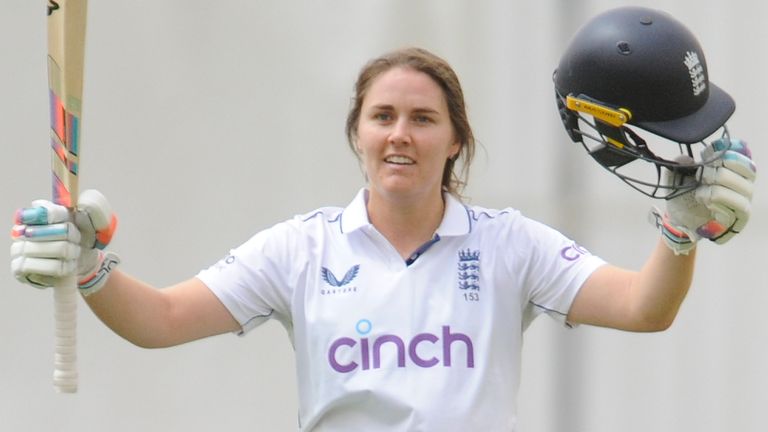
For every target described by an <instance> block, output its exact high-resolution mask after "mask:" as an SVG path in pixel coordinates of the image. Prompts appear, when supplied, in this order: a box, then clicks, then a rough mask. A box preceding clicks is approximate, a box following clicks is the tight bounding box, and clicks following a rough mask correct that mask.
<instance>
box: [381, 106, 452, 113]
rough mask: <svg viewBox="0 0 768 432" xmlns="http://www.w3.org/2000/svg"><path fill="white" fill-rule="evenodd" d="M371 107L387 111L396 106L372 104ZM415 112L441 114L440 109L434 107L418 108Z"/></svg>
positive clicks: (392, 109)
mask: <svg viewBox="0 0 768 432" xmlns="http://www.w3.org/2000/svg"><path fill="white" fill-rule="evenodd" d="M371 108H372V109H375V110H386V111H394V110H395V107H394V106H392V105H390V104H380V105H373V106H371ZM413 112H414V113H417V114H440V112H439V111H437V110H435V109H432V108H416V109H414V110H413Z"/></svg>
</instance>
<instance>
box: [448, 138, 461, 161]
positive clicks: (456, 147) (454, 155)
mask: <svg viewBox="0 0 768 432" xmlns="http://www.w3.org/2000/svg"><path fill="white" fill-rule="evenodd" d="M451 147H452V149H451V155H450V156H448V159H450V160H452V161H455V160H456V159H458V158H459V153H461V144H460V143H458V142H455V143H453V145H452V146H451Z"/></svg>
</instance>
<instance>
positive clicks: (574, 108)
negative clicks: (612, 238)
mask: <svg viewBox="0 0 768 432" xmlns="http://www.w3.org/2000/svg"><path fill="white" fill-rule="evenodd" d="M553 79H554V84H555V93H556V99H557V105H558V109H559V110H560V115H561V118H562V120H563V124H564V126H565V129H566V131H567V132H568V135H569V136H570V137H571V139H572V140H573V141H575V142H580V143H582V144H584V147H585V148H586V149H587V151H588V152H589V153H590V155H591V156H592V157H593V158H594V159H595V160H596V161H597V162H599V163H600V164H601V165H602V166H603V167H605V168H607V169H608V170H609V171H611V172H612V173H613V174H615V175H617V176H619V177H620V178H621V179H622V180H624V181H625V182H627V183H628V184H629V185H630V186H632V187H634V188H635V189H637V190H639V191H641V192H643V193H645V194H646V195H649V196H651V197H654V198H671V197H672V196H676V195H678V194H679V193H682V192H685V191H687V190H690V189H692V188H693V187H696V186H697V185H698V183H696V182H694V183H691V182H687V183H686V185H687V186H686V187H685V188H684V189H683V188H681V187H678V186H675V185H664V184H661V182H662V175H661V173H662V168H667V169H670V170H672V171H681V172H682V174H686V175H695V173H696V172H697V171H700V170H698V167H699V166H701V164H702V163H703V162H706V161H700V160H699V161H696V160H695V156H694V152H693V150H692V147H693V146H694V145H698V144H704V142H703V140H704V139H705V138H707V137H709V136H711V135H713V134H714V133H716V132H718V131H719V130H721V129H722V133H723V134H725V135H727V128H725V122H726V121H727V120H728V118H729V117H730V116H731V114H733V112H734V110H735V103H734V101H733V99H732V98H731V97H730V96H729V95H728V94H727V93H726V92H725V91H723V90H722V89H720V88H719V87H717V86H716V85H715V84H713V83H712V82H710V81H709V71H708V69H707V63H706V59H705V57H704V52H703V50H702V49H701V46H700V45H699V42H698V41H697V40H696V37H695V36H694V35H693V33H691V32H690V31H689V30H688V29H687V28H686V27H685V26H684V25H683V24H682V23H680V22H679V21H677V20H676V19H675V18H673V17H672V16H670V15H669V14H667V13H665V12H661V11H658V10H653V9H648V8H642V7H621V8H616V9H612V10H609V11H607V12H604V13H602V14H600V15H597V16H596V17H594V18H592V19H591V20H590V21H589V22H587V23H586V24H585V25H584V26H583V27H582V28H581V29H580V30H579V31H578V32H577V33H576V35H575V36H574V37H573V39H572V40H571V42H570V45H569V46H568V48H567V49H566V50H565V52H564V54H563V55H562V57H561V59H560V63H559V65H558V67H557V69H556V70H555V72H554V76H553ZM590 117H591V118H592V120H593V121H591V122H590ZM638 129H639V130H643V131H646V132H650V133H651V134H653V135H654V136H655V137H654V139H660V140H661V141H662V142H663V144H664V146H666V147H670V148H673V149H674V150H675V151H676V152H677V153H678V154H677V155H674V154H673V155H671V156H668V155H667V154H666V153H669V151H667V150H668V149H660V148H656V147H654V148H653V149H651V146H649V145H648V144H647V143H646V141H645V140H644V139H643V138H642V137H641V136H640V133H639V132H640V131H639V130H638ZM595 133H596V134H595ZM585 138H587V139H588V141H589V142H585ZM670 142H672V143H673V144H674V145H670ZM660 150H661V151H660ZM681 155H684V156H686V158H685V159H686V160H687V162H686V163H685V164H684V165H683V164H681V163H678V162H677V161H675V159H678V160H679V159H681V158H679V156H681ZM676 156H677V157H676ZM635 161H644V162H646V164H644V165H648V162H649V163H650V166H652V167H653V168H654V169H653V170H652V171H650V172H649V173H650V177H647V176H639V177H637V176H635V174H634V173H635V172H637V170H636V168H633V169H632V170H631V171H632V174H628V173H627V171H629V170H625V168H626V167H627V166H628V165H630V164H631V163H632V162H635ZM654 177H655V179H654Z"/></svg>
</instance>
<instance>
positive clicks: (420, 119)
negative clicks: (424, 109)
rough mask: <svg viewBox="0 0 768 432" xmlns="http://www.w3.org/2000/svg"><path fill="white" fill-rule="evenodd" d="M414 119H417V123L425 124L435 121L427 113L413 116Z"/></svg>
mask: <svg viewBox="0 0 768 432" xmlns="http://www.w3.org/2000/svg"><path fill="white" fill-rule="evenodd" d="M413 121H415V122H416V123H424V124H426V123H432V122H433V120H432V117H429V116H426V115H417V116H415V117H414V118H413Z"/></svg>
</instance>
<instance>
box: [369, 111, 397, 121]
mask: <svg viewBox="0 0 768 432" xmlns="http://www.w3.org/2000/svg"><path fill="white" fill-rule="evenodd" d="M373 119H374V120H377V121H380V122H388V121H391V120H392V114H390V113H389V112H386V111H381V112H377V113H374V114H373Z"/></svg>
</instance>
